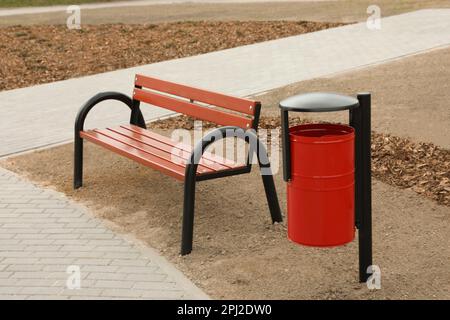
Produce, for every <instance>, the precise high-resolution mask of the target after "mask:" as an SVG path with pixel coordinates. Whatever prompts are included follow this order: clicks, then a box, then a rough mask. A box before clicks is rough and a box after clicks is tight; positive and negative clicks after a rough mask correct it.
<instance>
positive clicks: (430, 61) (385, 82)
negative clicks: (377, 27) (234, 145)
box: [257, 48, 450, 149]
mask: <svg viewBox="0 0 450 320" xmlns="http://www.w3.org/2000/svg"><path fill="white" fill-rule="evenodd" d="M449 77H450V48H444V49H440V50H434V51H432V52H428V53H424V54H420V55H415V56H411V57H408V58H404V59H401V60H396V61H392V62H390V63H386V64H382V65H378V66H373V67H370V68H365V69H361V70H358V71H352V72H348V73H345V74H341V75H336V76H332V77H326V78H318V79H313V80H308V81H303V82H299V83H296V84H292V85H289V86H287V87H283V88H279V89H275V90H273V91H271V92H268V93H266V94H263V95H259V96H257V99H258V100H260V101H262V104H263V106H265V111H266V112H267V113H268V114H272V115H278V114H279V109H278V103H279V101H280V100H282V99H283V98H285V97H288V96H291V95H294V94H299V93H306V92H313V91H332V92H342V93H345V94H349V95H354V94H356V93H357V92H364V91H370V92H372V95H373V96H372V129H373V130H375V131H377V132H380V133H391V134H394V135H396V136H400V137H407V138H411V139H412V140H414V141H416V142H432V143H434V144H436V145H439V146H441V147H444V148H446V149H450V106H449V101H450V81H449ZM303 117H306V118H310V119H316V120H318V119H320V120H329V121H342V122H345V121H348V120H347V119H348V116H347V114H346V113H342V112H340V113H335V114H332V113H328V114H325V115H319V116H317V115H311V114H304V115H303Z"/></svg>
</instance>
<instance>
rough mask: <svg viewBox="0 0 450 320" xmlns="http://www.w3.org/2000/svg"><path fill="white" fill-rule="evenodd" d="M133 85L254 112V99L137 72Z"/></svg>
mask: <svg viewBox="0 0 450 320" xmlns="http://www.w3.org/2000/svg"><path fill="white" fill-rule="evenodd" d="M135 85H136V86H141V87H144V88H149V89H153V90H157V91H161V92H165V93H169V94H173V95H177V96H180V97H183V98H188V99H192V100H195V101H200V102H204V103H208V104H212V105H214V106H218V107H222V108H226V109H230V110H234V111H238V112H242V113H245V114H248V115H254V114H255V107H256V105H257V102H256V101H252V100H248V99H243V98H238V97H233V96H229V95H225V94H222V93H217V92H212V91H208V90H204V89H199V88H195V87H191V86H186V85H182V84H178V83H174V82H170V81H165V80H160V79H156V78H152V77H147V76H143V75H139V74H138V75H136V81H135Z"/></svg>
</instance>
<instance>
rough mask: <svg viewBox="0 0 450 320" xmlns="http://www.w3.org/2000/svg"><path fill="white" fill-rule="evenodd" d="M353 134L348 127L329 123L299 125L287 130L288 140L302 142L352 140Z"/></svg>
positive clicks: (352, 130) (353, 130)
mask: <svg viewBox="0 0 450 320" xmlns="http://www.w3.org/2000/svg"><path fill="white" fill-rule="evenodd" d="M354 132H355V129H353V128H352V127H350V126H346V125H341V124H331V123H313V124H301V125H298V126H295V127H291V128H289V134H290V139H291V140H292V141H302V142H321V141H329V142H332V141H336V140H337V139H338V140H339V141H342V139H344V140H346V139H345V138H348V139H352V138H353V136H354Z"/></svg>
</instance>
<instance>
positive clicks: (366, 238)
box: [355, 93, 372, 282]
mask: <svg viewBox="0 0 450 320" xmlns="http://www.w3.org/2000/svg"><path fill="white" fill-rule="evenodd" d="M358 100H359V107H358V108H356V109H359V111H357V112H356V113H357V117H356V119H355V120H356V122H359V123H356V126H357V127H359V128H358V129H359V130H358V131H359V133H358V132H357V137H358V140H359V141H358V142H357V143H358V145H357V149H356V152H357V153H359V159H357V161H358V160H359V161H358V162H357V164H356V170H357V174H358V175H359V178H357V179H358V180H357V185H356V188H357V189H358V193H357V196H358V198H357V202H358V207H357V208H358V209H357V210H358V211H359V214H358V216H359V232H358V241H359V281H360V282H366V281H367V279H368V278H369V276H370V275H369V274H368V273H367V269H368V267H369V266H371V265H372V173H371V172H372V168H371V96H370V93H360V94H358ZM358 113H359V114H358Z"/></svg>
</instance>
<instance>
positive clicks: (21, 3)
mask: <svg viewBox="0 0 450 320" xmlns="http://www.w3.org/2000/svg"><path fill="white" fill-rule="evenodd" d="M114 1H117V0H2V1H0V8H2V7H3V8H13V7H39V6H52V5H62V4H63V5H64V4H66V5H71V4H81V3H92V2H114Z"/></svg>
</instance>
